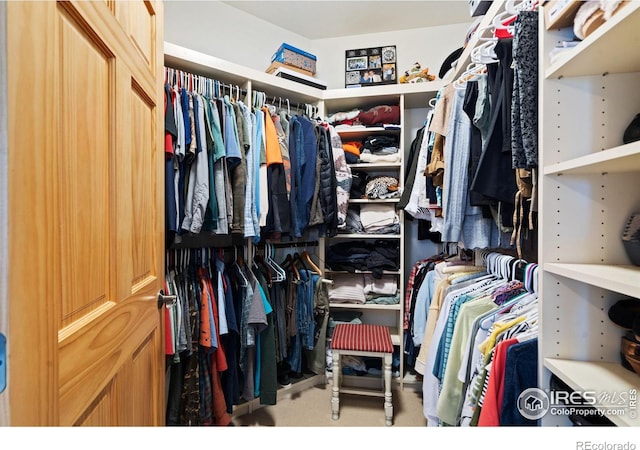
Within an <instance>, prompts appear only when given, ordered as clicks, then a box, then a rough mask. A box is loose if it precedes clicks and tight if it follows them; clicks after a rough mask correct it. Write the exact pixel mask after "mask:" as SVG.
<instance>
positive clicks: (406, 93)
mask: <svg viewBox="0 0 640 450" xmlns="http://www.w3.org/2000/svg"><path fill="white" fill-rule="evenodd" d="M444 85H445V83H444V82H442V81H436V82H432V83H418V84H406V85H392V86H376V87H366V88H360V89H358V90H357V91H356V90H354V89H335V90H328V91H325V92H324V93H323V100H324V101H323V103H324V109H325V113H326V115H331V114H332V113H335V112H339V111H348V110H351V109H353V108H359V109H363V110H364V109H368V108H370V107H373V106H377V105H385V104H387V105H399V106H400V127H399V128H398V129H385V128H382V127H376V128H368V129H366V130H362V129H354V130H345V129H340V128H339V127H338V128H336V131H338V133H339V134H340V136H341V138H342V140H343V142H346V141H353V140H360V141H362V140H363V139H365V138H366V137H367V136H371V135H379V134H385V135H395V136H397V137H398V138H399V143H400V154H401V155H403V160H404V155H405V154H406V152H405V150H406V146H407V145H408V143H407V141H408V135H409V134H410V130H408V127H407V123H406V122H407V121H406V120H405V111H406V109H408V108H416V107H422V108H426V107H427V105H428V102H429V100H430V99H432V98H433V97H435V96H436V94H437V92H438V90H440V89H441V88H443V87H444ZM404 166H405V162H404V161H401V162H398V163H356V164H350V167H351V169H352V171H361V172H366V173H367V174H368V175H369V176H375V175H389V176H393V177H396V178H398V180H399V183H400V186H401V187H404V184H405V183H404V181H405V180H404V175H405V174H404ZM398 201H399V198H396V199H386V200H369V199H358V198H352V199H350V200H349V203H350V204H358V205H362V204H366V203H383V204H395V203H398ZM397 212H398V215H399V217H400V234H399V235H388V234H386V235H385V234H378V235H372V234H338V235H337V236H335V237H332V238H327V239H325V240H324V241H325V242H324V245H323V247H324V248H325V250H326V248H328V246H329V245H332V244H335V243H336V242H344V241H345V240H360V241H362V240H379V239H385V240H395V241H397V242H398V248H399V249H400V252H399V258H400V259H399V267H400V269H399V270H397V271H384V274H385V275H395V276H397V279H398V287H399V292H400V304H398V305H368V304H365V305H359V304H344V303H332V304H331V308H332V309H334V310H345V309H348V310H353V311H359V312H361V313H362V317H361V320H362V321H363V322H365V323H375V324H383V325H387V326H389V327H390V329H391V333H392V341H393V344H394V346H397V347H398V350H399V354H400V355H401V357H400V374H401V376H400V377H399V378H397V380H398V382H399V383H400V386H401V388H403V387H404V385H405V384H416V380H415V377H414V376H412V375H411V374H410V373H409V371H407V370H406V369H407V368H405V367H404V347H403V344H404V342H403V341H404V336H403V328H402V325H403V318H404V295H405V293H404V291H405V286H404V283H405V270H404V264H403V261H404V258H405V246H406V245H407V243H406V242H405V230H404V214H403V213H404V211H402V210H399V211H397ZM326 272H327V276H328V277H330V276H331V275H332V274H334V273H345V272H344V271H332V270H330V269H327V271H326ZM357 273H358V274H360V273H362V272H361V271H358V272H357ZM348 381H352V382H355V383H357V382H358V381H359V380H358V379H357V377H356V378H354V379H353V380H351V379H350V380H348Z"/></svg>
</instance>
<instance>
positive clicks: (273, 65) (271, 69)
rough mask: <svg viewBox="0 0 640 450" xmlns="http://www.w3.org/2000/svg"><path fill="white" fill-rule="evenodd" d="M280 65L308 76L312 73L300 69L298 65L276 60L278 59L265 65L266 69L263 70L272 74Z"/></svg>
mask: <svg viewBox="0 0 640 450" xmlns="http://www.w3.org/2000/svg"><path fill="white" fill-rule="evenodd" d="M281 67H282V68H285V69H290V70H293V71H295V72H299V73H301V74H302V75H306V76H308V77H312V76H313V73H311V72H309V71H308V70H304V69H301V68H300V67H296V66H292V65H290V64H285V63H281V62H278V61H274V62H272V63H271V64H270V65H269V67H267V70H265V72H266V73H271V74H273V73H274V72H275V71H276V70H278V69H279V68H281Z"/></svg>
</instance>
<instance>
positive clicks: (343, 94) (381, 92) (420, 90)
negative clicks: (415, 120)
mask: <svg viewBox="0 0 640 450" xmlns="http://www.w3.org/2000/svg"><path fill="white" fill-rule="evenodd" d="M446 84H447V82H445V81H443V80H433V81H426V82H424V83H404V84H400V83H398V84H386V85H382V86H369V87H359V88H344V89H327V90H326V91H323V92H322V99H323V100H324V101H325V103H326V105H327V111H329V112H337V111H349V110H351V109H354V108H359V109H363V105H370V106H376V105H384V104H385V103H388V104H397V103H398V99H399V98H400V96H401V95H404V102H405V105H404V106H405V108H426V107H427V106H428V103H429V100H430V99H432V98H433V97H435V96H436V94H437V93H438V91H439V90H440V89H442V88H444V87H445V85H446Z"/></svg>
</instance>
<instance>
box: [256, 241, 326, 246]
mask: <svg viewBox="0 0 640 450" xmlns="http://www.w3.org/2000/svg"><path fill="white" fill-rule="evenodd" d="M265 244H269V245H271V246H273V247H275V248H287V247H292V248H304V247H317V246H318V241H308V242H297V241H292V242H261V243H259V244H255V245H256V247H260V248H262V247H264V246H265Z"/></svg>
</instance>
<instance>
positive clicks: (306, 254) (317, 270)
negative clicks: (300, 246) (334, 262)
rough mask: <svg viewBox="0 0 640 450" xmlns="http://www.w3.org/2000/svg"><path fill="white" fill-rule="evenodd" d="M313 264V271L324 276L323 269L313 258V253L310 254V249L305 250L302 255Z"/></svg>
mask: <svg viewBox="0 0 640 450" xmlns="http://www.w3.org/2000/svg"><path fill="white" fill-rule="evenodd" d="M301 256H302V257H303V258H304V259H305V260H306V261H307V262H308V263H309V265H310V266H311V269H312V270H313V271H315V272H316V273H317V274H318V275H320V276H322V270H320V268H319V267H318V266H317V265H316V264H315V263H314V262H313V260H312V259H311V255H310V254H309V252H308V251H306V250H305V251H303V252H302V255H301Z"/></svg>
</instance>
